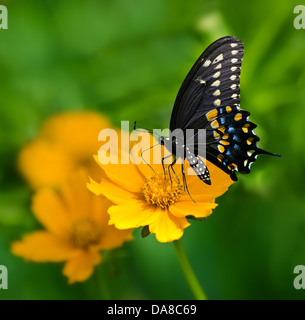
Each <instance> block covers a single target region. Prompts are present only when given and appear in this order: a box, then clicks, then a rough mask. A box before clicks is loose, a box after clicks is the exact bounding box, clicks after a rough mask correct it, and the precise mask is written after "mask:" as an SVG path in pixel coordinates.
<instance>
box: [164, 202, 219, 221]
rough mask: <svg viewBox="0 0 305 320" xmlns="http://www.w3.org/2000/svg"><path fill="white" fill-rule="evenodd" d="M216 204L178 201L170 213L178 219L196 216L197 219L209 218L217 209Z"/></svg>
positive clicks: (171, 207) (170, 209) (172, 206)
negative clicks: (213, 210)
mask: <svg viewBox="0 0 305 320" xmlns="http://www.w3.org/2000/svg"><path fill="white" fill-rule="evenodd" d="M216 207H217V204H216V203H214V202H196V203H194V202H187V201H178V202H176V203H174V204H173V205H171V206H170V207H169V211H170V212H171V213H172V214H173V215H175V216H176V217H186V216H194V217H196V218H203V217H207V216H209V215H210V214H211V213H212V209H214V208H216Z"/></svg>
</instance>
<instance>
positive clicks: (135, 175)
mask: <svg viewBox="0 0 305 320" xmlns="http://www.w3.org/2000/svg"><path fill="white" fill-rule="evenodd" d="M122 153H123V154H126V152H123V151H122ZM94 158H95V160H96V162H97V163H99V164H100V162H99V160H98V156H94ZM100 166H101V168H102V169H103V170H104V171H105V173H106V175H107V177H108V178H109V179H110V180H111V181H112V182H114V183H115V184H117V185H118V186H120V187H121V188H123V189H125V190H127V191H129V192H141V190H142V187H143V183H144V182H143V177H142V176H141V174H140V173H139V171H138V170H137V168H136V165H134V164H131V163H130V164H112V163H109V164H105V165H102V164H100Z"/></svg>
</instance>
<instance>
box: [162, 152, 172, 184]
mask: <svg viewBox="0 0 305 320" xmlns="http://www.w3.org/2000/svg"><path fill="white" fill-rule="evenodd" d="M169 157H172V155H171V154H170V155H168V156H166V157H163V158H162V159H161V163H162V168H163V173H164V184H165V180H166V170H165V165H164V160H165V159H168V158H169Z"/></svg>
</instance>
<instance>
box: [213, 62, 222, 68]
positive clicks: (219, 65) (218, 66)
mask: <svg viewBox="0 0 305 320" xmlns="http://www.w3.org/2000/svg"><path fill="white" fill-rule="evenodd" d="M221 67H222V65H221V63H219V64H218V65H217V66H216V67H215V68H214V69H220V68H221Z"/></svg>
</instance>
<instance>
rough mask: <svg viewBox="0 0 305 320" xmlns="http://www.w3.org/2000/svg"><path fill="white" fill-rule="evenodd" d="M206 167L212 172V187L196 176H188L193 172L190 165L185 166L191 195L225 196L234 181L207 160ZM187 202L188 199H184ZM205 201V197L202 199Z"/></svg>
mask: <svg viewBox="0 0 305 320" xmlns="http://www.w3.org/2000/svg"><path fill="white" fill-rule="evenodd" d="M206 165H207V167H208V169H209V172H210V177H211V185H207V184H206V183H204V182H202V181H201V180H200V179H199V178H198V177H197V175H196V174H187V173H188V172H189V171H188V170H190V171H191V172H192V171H193V170H192V169H191V167H190V166H189V164H186V166H185V173H186V180H187V185H188V188H189V191H190V194H191V195H192V196H193V194H194V195H200V193H201V194H202V195H207V196H212V197H214V198H217V197H219V196H221V195H222V194H224V193H225V192H226V191H227V190H228V188H229V186H231V185H232V184H233V183H234V181H233V180H232V179H231V178H230V176H229V175H228V174H227V173H225V172H224V171H222V170H221V169H219V168H218V167H216V166H215V165H214V164H213V163H211V162H209V161H207V160H206ZM184 200H186V198H185V199H184ZM201 200H202V201H204V197H202V198H201Z"/></svg>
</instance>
